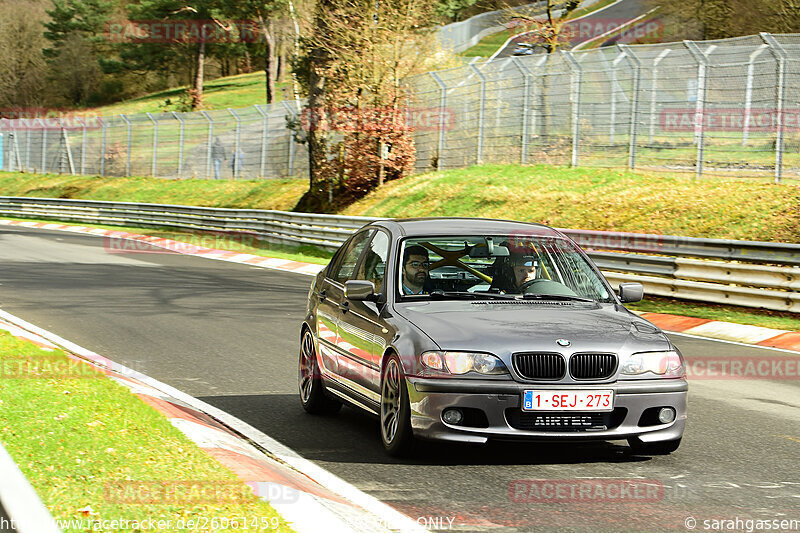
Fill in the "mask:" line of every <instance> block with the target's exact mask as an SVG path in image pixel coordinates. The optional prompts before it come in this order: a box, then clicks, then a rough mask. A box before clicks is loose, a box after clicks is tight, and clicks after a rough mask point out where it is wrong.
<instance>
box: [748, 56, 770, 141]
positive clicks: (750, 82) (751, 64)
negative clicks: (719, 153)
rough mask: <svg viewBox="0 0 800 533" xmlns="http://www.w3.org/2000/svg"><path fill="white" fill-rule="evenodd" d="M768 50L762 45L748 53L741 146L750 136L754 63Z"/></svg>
mask: <svg viewBox="0 0 800 533" xmlns="http://www.w3.org/2000/svg"><path fill="white" fill-rule="evenodd" d="M767 48H769V46H768V45H766V44H762V45H761V47H759V48H757V49H756V50H754V51H752V52H750V59H749V60H748V61H747V83H746V84H745V89H744V123H743V124H742V146H745V145H746V144H747V139H748V137H749V135H750V114H751V108H752V104H753V78H754V77H755V62H756V59H757V58H758V56H760V55H761V53H762V52H763V51H764V50H766V49H767Z"/></svg>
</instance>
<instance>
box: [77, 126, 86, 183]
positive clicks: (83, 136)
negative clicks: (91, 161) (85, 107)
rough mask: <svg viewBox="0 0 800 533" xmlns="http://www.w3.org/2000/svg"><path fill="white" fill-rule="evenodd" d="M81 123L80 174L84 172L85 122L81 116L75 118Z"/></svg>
mask: <svg viewBox="0 0 800 533" xmlns="http://www.w3.org/2000/svg"><path fill="white" fill-rule="evenodd" d="M77 120H78V122H80V123H81V132H82V133H81V174H86V122H85V121H84V120H83V119H82V118H78V119H77Z"/></svg>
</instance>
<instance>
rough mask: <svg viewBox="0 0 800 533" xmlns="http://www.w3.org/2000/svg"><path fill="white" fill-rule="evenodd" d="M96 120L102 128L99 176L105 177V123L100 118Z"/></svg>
mask: <svg viewBox="0 0 800 533" xmlns="http://www.w3.org/2000/svg"><path fill="white" fill-rule="evenodd" d="M97 120H99V121H100V125H101V126H102V127H103V141H102V143H103V144H102V145H100V175H101V176H105V175H106V130H107V128H106V121H105V120H103V119H102V117H97Z"/></svg>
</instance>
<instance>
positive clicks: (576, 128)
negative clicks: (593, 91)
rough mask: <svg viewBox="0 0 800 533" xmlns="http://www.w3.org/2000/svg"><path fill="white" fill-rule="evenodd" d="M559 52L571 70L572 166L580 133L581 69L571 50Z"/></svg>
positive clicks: (575, 165)
mask: <svg viewBox="0 0 800 533" xmlns="http://www.w3.org/2000/svg"><path fill="white" fill-rule="evenodd" d="M561 53H562V54H563V55H564V57H565V58H567V61H568V62H569V66H570V70H571V71H572V88H571V90H570V100H571V101H572V166H573V167H577V166H578V148H579V146H578V142H579V138H578V134H579V133H580V122H579V121H580V116H581V84H582V82H583V69H582V68H581V65H580V63H578V61H577V60H576V59H575V57H574V56H573V55H572V52H570V51H567V50H562V51H561Z"/></svg>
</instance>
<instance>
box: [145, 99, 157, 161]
mask: <svg viewBox="0 0 800 533" xmlns="http://www.w3.org/2000/svg"><path fill="white" fill-rule="evenodd" d="M146 115H147V118H149V119H150V122H152V123H153V157H152V161H151V163H150V174H151V175H152V176H153V177H155V176H156V161H157V160H158V122H156V119H154V118H153V115H151V114H150V113H146Z"/></svg>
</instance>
